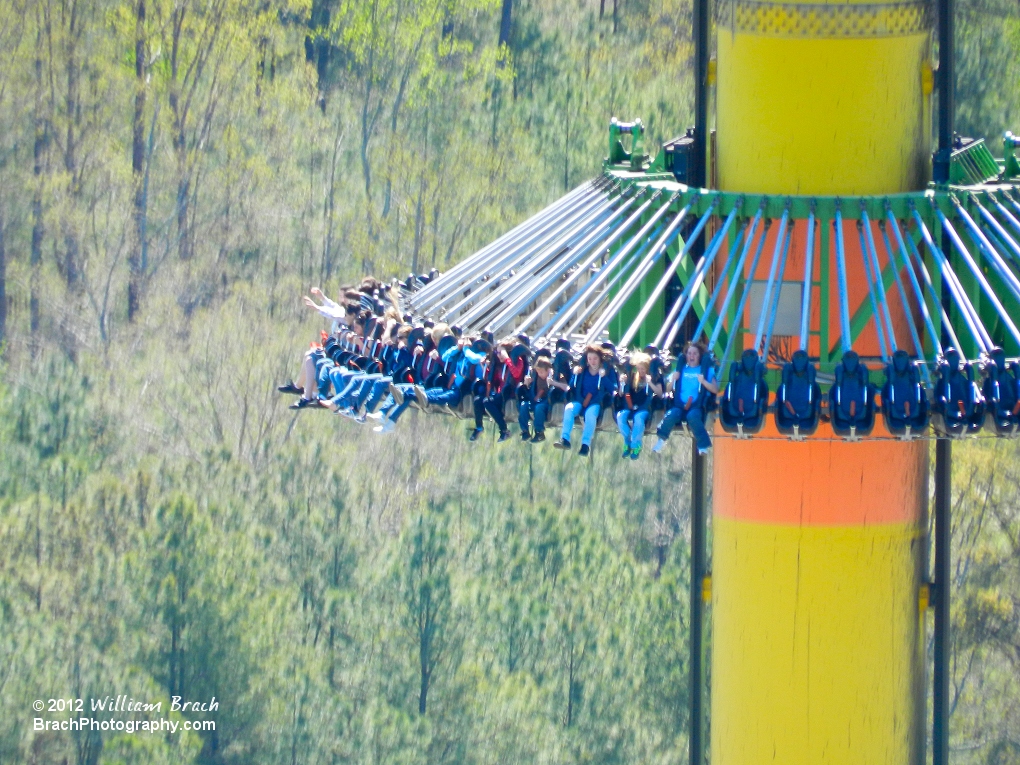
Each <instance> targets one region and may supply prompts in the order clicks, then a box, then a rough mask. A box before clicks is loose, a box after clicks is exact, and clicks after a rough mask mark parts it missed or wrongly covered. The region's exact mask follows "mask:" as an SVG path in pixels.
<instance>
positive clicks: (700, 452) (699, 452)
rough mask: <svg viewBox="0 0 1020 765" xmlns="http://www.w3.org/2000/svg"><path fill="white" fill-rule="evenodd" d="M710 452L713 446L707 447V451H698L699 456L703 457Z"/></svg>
mask: <svg viewBox="0 0 1020 765" xmlns="http://www.w3.org/2000/svg"><path fill="white" fill-rule="evenodd" d="M710 451H712V447H711V446H709V447H706V448H705V449H698V454H700V455H701V456H702V457H704V456H705V455H706V454H708V453H709V452H710Z"/></svg>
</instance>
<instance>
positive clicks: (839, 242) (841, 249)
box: [832, 207, 853, 353]
mask: <svg viewBox="0 0 1020 765" xmlns="http://www.w3.org/2000/svg"><path fill="white" fill-rule="evenodd" d="M832 225H833V226H834V227H835V229H836V272H837V274H838V276H839V335H840V338H839V344H840V346H841V347H842V348H843V353H846V352H847V351H849V350H850V349H851V348H852V345H853V338H851V337H850V297H849V294H848V288H847V284H846V247H845V246H844V243H843V214H842V213H841V212H840V210H839V208H838V207H837V208H836V218H835V220H833V222H832Z"/></svg>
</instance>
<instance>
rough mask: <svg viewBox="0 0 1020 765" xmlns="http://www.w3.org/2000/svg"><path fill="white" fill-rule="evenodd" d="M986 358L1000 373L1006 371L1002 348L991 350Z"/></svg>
mask: <svg viewBox="0 0 1020 765" xmlns="http://www.w3.org/2000/svg"><path fill="white" fill-rule="evenodd" d="M988 358H990V359H991V360H992V361H993V362H994V363H995V366H996V368H997V369H998V370H999V371H1000V372H1005V371H1006V352H1005V351H1004V350H1002V348H992V350H990V351H988Z"/></svg>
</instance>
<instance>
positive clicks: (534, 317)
mask: <svg viewBox="0 0 1020 765" xmlns="http://www.w3.org/2000/svg"><path fill="white" fill-rule="evenodd" d="M657 198H658V197H657V196H656V195H652V196H651V197H650V198H648V199H646V200H645V202H644V203H643V204H642V205H641V206H640V207H639V208H638V209H637V210H635V211H634V212H633V213H631V215H630V216H629V217H628V218H627V220H625V221H624V222H623V223H622V224H620V225H619V226H617V227H616V228H615V229H613V233H612V234H611V235H610V237H609V238H608V239H606V240H605V241H603V242H601V243H600V244H599V246H598V247H597V248H596V249H595V251H594V252H593V253H592V254H591V255H589V256H588V257H587V258H586V259H585V260H584V261H582V262H581V263H579V264H578V266H577V268H575V269H574V270H573V271H572V272H571V273H570V274H569V275H568V276H567V278H566V279H564V280H563V282H562V283H561V284H560V286H558V287H557V288H556V289H554V290H553V291H552V292H551V293H550V294H549V295H547V296H546V298H545V300H543V301H542V303H541V305H539V306H538V307H537V308H536V309H535V310H534V311H532V312H531V315H529V316H528V317H527V318H526V319H525V320H524V321H523V322H521V323H520V324H518V325H517V331H518V332H523V331H524V330H525V329H527V328H528V327H530V326H531V325H532V324H533V323H534V322H536V321H538V318H539V317H540V316H541V315H542V314H543V313H545V311H546V310H547V309H548V308H550V306H552V305H553V304H554V303H555V302H556V301H557V300H558V299H559V298H560V296H561V295H563V294H564V293H565V292H566V291H567V290H568V289H569V288H570V286H571V285H572V284H573V283H574V282H576V281H577V280H579V279H581V278H582V277H583V276H584V275H585V274H587V273H588V271H589V269H590V268H591V266H592V264H594V263H595V261H596V260H598V259H599V258H600V257H602V255H603V254H604V253H605V252H608V250H609V248H610V247H612V246H613V244H614V243H615V242H616V241H617V240H618V239H619V238H620V237H622V236H623V235H624V234H626V233H627V232H628V231H630V228H631V226H633V225H635V224H636V223H637V222H638V221H639V220H640V219H641V216H642V215H644V213H645V210H647V209H648V208H649V207H650V206H651V205H652V203H653V202H654V201H655V200H656V199H657ZM580 295H581V292H576V293H575V294H574V296H573V297H572V298H570V299H569V300H568V301H567V304H566V305H564V306H561V307H560V308H559V310H558V312H557V314H556V315H557V316H558V315H559V311H563V310H564V309H565V308H566V307H567V305H573V303H574V302H576V301H577V300H578V299H579V296H580ZM552 322H553V319H549V321H547V322H546V323H545V324H544V325H543V326H542V328H541V329H540V330H538V332H537V333H536V334H535V339H538V338H539V337H541V336H542V335H543V334H544V333H545V331H546V330H547V329H548V328H549V327H550V326H551V325H552Z"/></svg>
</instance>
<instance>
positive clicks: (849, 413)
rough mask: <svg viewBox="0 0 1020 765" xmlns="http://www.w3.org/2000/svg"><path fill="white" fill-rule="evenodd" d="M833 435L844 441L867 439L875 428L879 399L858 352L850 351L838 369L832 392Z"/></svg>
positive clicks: (830, 401)
mask: <svg viewBox="0 0 1020 765" xmlns="http://www.w3.org/2000/svg"><path fill="white" fill-rule="evenodd" d="M829 419H830V420H831V421H832V431H833V433H835V434H836V435H838V436H842V437H844V438H849V439H856V438H858V437H859V436H866V435H868V434H870V433H871V430H872V428H874V427H875V395H874V390H873V389H872V387H871V383H870V382H869V378H868V368H867V367H866V366H864V364H862V363H861V360H860V357H859V356H858V355H857V353H856V352H855V351H847V352H846V353H844V354H843V358H842V360H841V361H840V362H839V365H838V366H837V367H836V381H835V382H834V383H833V384H832V387H831V388H830V389H829Z"/></svg>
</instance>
